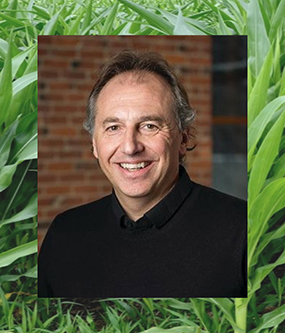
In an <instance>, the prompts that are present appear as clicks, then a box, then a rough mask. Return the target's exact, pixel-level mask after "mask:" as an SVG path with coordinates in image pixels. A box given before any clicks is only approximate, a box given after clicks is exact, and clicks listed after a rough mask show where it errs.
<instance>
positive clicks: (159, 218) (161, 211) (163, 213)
mask: <svg viewBox="0 0 285 333" xmlns="http://www.w3.org/2000/svg"><path fill="white" fill-rule="evenodd" d="M191 189H192V182H191V180H190V178H189V176H188V174H187V172H186V170H185V169H184V167H183V166H181V165H180V167H179V178H178V181H177V183H176V184H175V186H174V187H173V189H172V190H171V191H170V192H169V193H168V194H167V195H166V196H165V197H164V198H163V199H162V200H161V201H160V202H159V203H158V204H156V205H155V206H154V207H153V208H152V209H150V210H149V211H148V212H146V213H145V214H144V216H143V217H142V218H140V219H139V220H138V221H136V222H133V221H131V220H130V219H129V218H128V217H127V216H126V213H125V212H124V210H123V208H122V206H121V205H120V203H119V200H118V198H117V197H116V195H115V192H114V191H113V193H112V209H113V212H114V213H115V216H116V218H117V219H118V220H119V221H120V223H121V225H123V226H125V227H126V225H128V226H129V227H130V228H131V229H140V230H145V229H149V228H150V227H151V226H155V227H156V228H161V227H162V226H163V225H164V224H165V223H167V222H168V221H169V220H170V218H171V217H172V216H173V215H174V214H175V213H176V212H177V210H178V209H179V207H180V206H181V205H182V203H183V202H184V200H185V199H186V197H187V196H188V195H189V194H190V192H191Z"/></svg>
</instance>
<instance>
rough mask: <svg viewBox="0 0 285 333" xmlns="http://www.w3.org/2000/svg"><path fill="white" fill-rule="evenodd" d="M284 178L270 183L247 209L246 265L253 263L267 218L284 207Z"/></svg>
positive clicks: (265, 228) (264, 230)
mask: <svg viewBox="0 0 285 333" xmlns="http://www.w3.org/2000/svg"><path fill="white" fill-rule="evenodd" d="M284 187H285V178H281V179H277V180H275V181H274V182H272V183H270V184H269V185H268V186H266V187H265V189H264V190H263V191H262V192H261V194H260V195H259V196H258V197H257V199H256V200H255V201H254V203H253V205H252V207H251V209H250V210H249V216H248V224H249V232H248V265H249V267H251V266H252V264H253V260H252V258H253V255H254V253H255V251H256V247H257V244H258V242H259V240H260V238H261V236H262V235H264V233H265V232H266V230H267V228H268V221H269V219H270V218H271V217H272V216H273V215H274V214H275V213H277V212H278V211H279V210H281V209H282V208H284V207H285V192H284Z"/></svg>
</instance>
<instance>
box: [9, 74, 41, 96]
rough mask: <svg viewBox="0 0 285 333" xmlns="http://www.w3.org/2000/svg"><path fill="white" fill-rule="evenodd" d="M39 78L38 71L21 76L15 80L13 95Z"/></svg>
mask: <svg viewBox="0 0 285 333" xmlns="http://www.w3.org/2000/svg"><path fill="white" fill-rule="evenodd" d="M37 79H38V73H37V72H33V73H30V74H26V75H24V76H22V77H21V78H19V79H17V80H16V81H14V82H13V95H16V94H17V93H19V92H20V91H21V90H23V89H24V88H25V87H27V86H28V85H30V84H31V83H33V82H35V81H37Z"/></svg>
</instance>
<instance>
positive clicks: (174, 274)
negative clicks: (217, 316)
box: [38, 168, 247, 298]
mask: <svg viewBox="0 0 285 333" xmlns="http://www.w3.org/2000/svg"><path fill="white" fill-rule="evenodd" d="M114 199H116V197H115V196H114V194H112V195H109V196H107V197H105V198H102V199H100V200H98V201H95V202H91V203H89V204H86V205H83V206H80V207H76V208H73V209H70V210H68V211H66V212H64V213H62V214H60V215H58V216H57V217H56V218H55V220H54V221H53V223H52V225H51V227H50V228H49V230H48V233H47V235H46V237H45V240H44V242H43V245H42V248H41V251H40V255H39V289H38V290H39V291H38V293H39V297H82V298H89V297H90V298H94V297H246V296H247V286H246V284H247V276H246V262H247V258H246V253H247V244H246V241H247V204H246V202H245V201H243V200H240V199H237V198H234V197H231V196H229V195H226V194H223V193H221V192H219V191H216V190H214V189H211V188H208V187H205V186H202V185H199V184H196V183H195V182H192V181H191V180H190V178H189V177H188V175H187V173H186V171H185V170H184V169H183V168H180V175H179V179H178V181H177V183H176V185H175V187H174V188H173V189H172V190H171V192H170V193H169V194H168V195H167V196H166V197H165V198H164V199H163V200H161V201H160V202H159V203H158V204H157V205H156V206H155V207H154V208H152V209H151V210H150V211H149V212H147V213H146V214H145V216H144V217H143V219H142V220H141V221H137V222H134V223H133V224H134V225H136V226H140V224H141V225H142V226H143V229H140V228H137V230H135V229H132V228H124V227H122V224H121V221H122V217H124V216H125V213H124V211H123V210H122V208H121V207H120V205H119V203H118V202H116V200H115V201H114ZM138 222H139V224H135V223H138ZM139 229H140V230H139Z"/></svg>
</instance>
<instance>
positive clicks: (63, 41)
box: [38, 36, 212, 241]
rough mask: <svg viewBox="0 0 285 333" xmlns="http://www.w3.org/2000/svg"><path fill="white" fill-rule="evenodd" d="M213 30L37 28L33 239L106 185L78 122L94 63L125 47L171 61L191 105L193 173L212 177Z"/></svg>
mask: <svg viewBox="0 0 285 333" xmlns="http://www.w3.org/2000/svg"><path fill="white" fill-rule="evenodd" d="M211 43H212V40H211V37H209V36H200V37H199V36H198V37H197V36H84V37H83V36H78V37H76V36H41V37H40V38H39V89H38V99H39V177H38V195H39V239H40V241H41V240H42V237H43V235H44V233H45V231H46V229H47V227H48V225H49V223H50V222H51V221H52V219H53V218H54V217H55V215H56V214H58V213H59V212H61V211H63V210H65V209H68V208H71V207H73V206H77V205H80V204H83V203H86V202H90V201H93V200H96V199H98V198H100V197H102V196H105V195H107V194H109V193H110V191H111V186H110V184H109V182H108V180H107V179H106V178H105V176H104V175H103V173H102V172H101V170H100V169H99V167H98V166H97V163H96V161H95V159H94V157H93V155H92V153H91V144H90V140H89V137H88V134H87V132H86V131H85V130H83V128H82V122H83V120H84V117H85V104H86V100H87V97H88V95H89V93H90V91H91V89H92V87H93V85H94V82H95V80H96V77H97V71H98V68H99V66H101V65H102V63H104V61H105V60H106V59H108V58H109V56H110V55H112V54H115V53H116V52H118V51H120V50H122V49H126V48H131V49H139V50H150V51H156V52H159V53H161V54H162V55H163V56H164V57H165V58H166V59H167V60H168V61H169V62H170V63H172V64H173V65H174V66H175V68H176V69H177V74H178V76H179V77H180V79H181V81H182V83H183V84H184V86H185V88H186V90H187V92H188V94H189V97H190V101H191V103H192V105H193V106H194V108H195V109H196V110H197V122H196V129H197V134H196V136H197V141H198V146H197V147H196V149H195V150H194V151H192V152H188V153H187V161H186V167H187V169H188V172H189V174H190V176H191V178H192V179H193V180H194V181H197V182H199V183H202V184H205V185H210V184H211V153H212V149H211V147H212V141H211V113H212V112H211V111H212V110H211V63H212V58H211Z"/></svg>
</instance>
